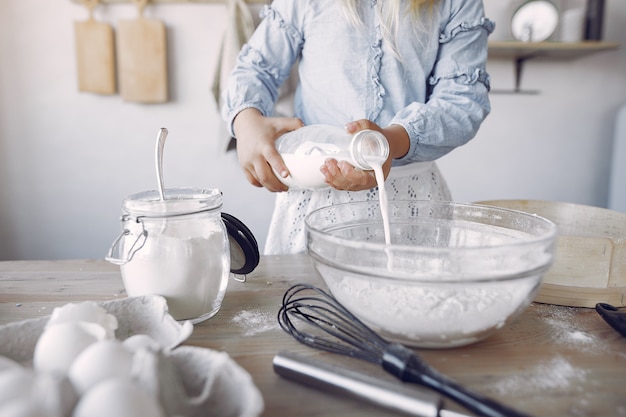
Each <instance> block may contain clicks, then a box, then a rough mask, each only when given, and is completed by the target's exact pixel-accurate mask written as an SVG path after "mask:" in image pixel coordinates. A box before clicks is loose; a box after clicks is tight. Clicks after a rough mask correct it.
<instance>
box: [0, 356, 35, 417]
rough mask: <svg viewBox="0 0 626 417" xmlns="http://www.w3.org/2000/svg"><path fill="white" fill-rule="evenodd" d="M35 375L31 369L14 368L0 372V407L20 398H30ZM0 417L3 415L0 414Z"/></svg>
mask: <svg viewBox="0 0 626 417" xmlns="http://www.w3.org/2000/svg"><path fill="white" fill-rule="evenodd" d="M34 382H35V373H34V372H33V371H32V369H27V368H23V367H15V368H11V369H6V370H4V371H2V372H0V405H3V404H6V403H8V402H10V401H12V400H15V399H17V398H22V397H26V398H28V397H30V393H31V391H32V387H33V384H34ZM0 416H4V414H2V413H0Z"/></svg>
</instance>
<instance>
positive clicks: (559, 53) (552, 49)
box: [489, 41, 619, 59]
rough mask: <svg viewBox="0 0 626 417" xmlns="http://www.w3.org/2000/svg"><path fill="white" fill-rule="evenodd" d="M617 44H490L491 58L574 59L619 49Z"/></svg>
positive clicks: (511, 42) (508, 42)
mask: <svg viewBox="0 0 626 417" xmlns="http://www.w3.org/2000/svg"><path fill="white" fill-rule="evenodd" d="M618 47H619V45H618V44H617V43H615V42H600V41H584V42H519V41H496V42H489V58H496V59H501V58H506V59H519V58H525V59H528V58H536V57H546V58H554V59H573V58H579V57H582V56H585V55H589V54H592V53H596V52H602V51H609V50H613V49H617V48H618Z"/></svg>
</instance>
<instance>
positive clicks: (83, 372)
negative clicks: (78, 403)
mask: <svg viewBox="0 0 626 417" xmlns="http://www.w3.org/2000/svg"><path fill="white" fill-rule="evenodd" d="M132 365H133V355H132V353H131V352H130V351H129V350H128V349H126V348H125V347H124V345H123V344H122V342H120V341H118V340H101V341H99V342H96V343H94V344H92V345H90V346H88V347H87V348H85V350H83V351H82V352H81V353H80V354H79V355H78V356H77V357H76V359H75V360H74V362H73V363H72V365H71V366H70V369H69V372H68V377H69V379H70V381H71V382H72V384H73V385H74V388H76V391H77V392H78V393H79V394H80V395H82V394H84V393H85V392H86V391H88V390H89V389H90V388H92V387H93V386H95V385H96V384H97V383H99V382H101V381H103V380H105V379H108V378H112V377H130V375H131V369H132Z"/></svg>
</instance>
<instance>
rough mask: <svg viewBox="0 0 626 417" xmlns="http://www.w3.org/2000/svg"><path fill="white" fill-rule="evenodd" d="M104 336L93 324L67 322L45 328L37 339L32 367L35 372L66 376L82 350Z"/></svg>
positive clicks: (102, 330) (101, 328) (100, 329)
mask: <svg viewBox="0 0 626 417" xmlns="http://www.w3.org/2000/svg"><path fill="white" fill-rule="evenodd" d="M105 336H106V331H105V329H104V328H103V327H102V326H100V325H99V324H95V323H85V322H80V323H74V322H67V323H58V324H55V325H53V326H50V327H47V328H46V329H45V330H44V332H43V333H42V334H41V336H39V339H37V344H36V345H35V353H34V355H33V366H34V368H35V370H36V371H37V372H52V373H57V374H60V375H67V372H68V370H69V368H70V366H71V364H72V362H74V359H75V358H76V357H77V356H78V355H79V354H80V353H81V352H82V351H83V349H85V348H86V347H87V346H89V345H91V344H92V343H95V342H97V341H98V340H102V339H104V338H105Z"/></svg>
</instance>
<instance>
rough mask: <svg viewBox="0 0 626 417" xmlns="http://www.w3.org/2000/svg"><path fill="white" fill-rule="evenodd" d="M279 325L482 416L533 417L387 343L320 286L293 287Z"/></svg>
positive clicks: (311, 343) (302, 338)
mask: <svg viewBox="0 0 626 417" xmlns="http://www.w3.org/2000/svg"><path fill="white" fill-rule="evenodd" d="M278 322H279V323H280V326H281V327H282V328H283V330H285V331H286V332H287V333H289V334H291V335H292V336H293V337H294V338H295V339H296V340H298V341H299V342H301V343H303V344H305V345H307V346H310V347H313V348H316V349H322V350H325V351H328V352H333V353H339V354H342V355H347V356H351V357H354V358H358V359H363V360H366V361H369V362H372V363H377V364H379V365H381V366H382V367H383V369H385V370H386V371H387V372H389V373H391V374H392V375H394V376H395V377H397V378H399V379H400V380H402V381H405V382H412V383H416V384H420V385H423V386H425V387H428V388H431V389H433V390H435V391H437V392H439V393H440V394H443V395H445V396H446V397H448V398H451V399H453V400H454V401H456V402H457V403H459V404H460V405H462V406H463V407H465V408H467V409H468V410H470V411H472V412H473V413H476V414H477V415H479V416H484V417H523V416H527V415H526V414H523V413H521V412H519V411H516V410H513V409H511V408H509V407H507V406H505V405H502V404H500V403H498V402H496V401H494V400H492V399H489V398H487V397H484V396H482V395H479V394H476V393H473V392H471V391H470V390H468V389H466V388H464V387H462V386H461V385H459V384H458V383H456V382H454V381H452V380H451V379H449V378H448V377H446V376H445V375H443V374H441V373H439V372H438V371H436V370H435V369H433V368H431V367H430V366H429V365H428V364H427V363H426V362H424V361H423V360H422V359H421V358H420V357H419V356H417V355H416V354H415V353H414V352H413V351H412V350H410V349H408V348H406V347H405V346H403V345H401V344H398V343H390V342H387V341H386V340H385V339H383V338H382V337H380V336H379V335H378V334H377V333H376V332H374V331H373V330H371V329H370V328H369V327H368V326H367V325H365V324H364V323H363V322H362V321H360V320H359V319H358V318H357V317H355V316H354V315H353V314H351V313H350V312H349V311H348V310H347V309H346V308H345V307H344V306H343V305H341V303H339V302H338V301H337V300H336V299H335V298H334V297H333V296H332V295H330V294H328V293H327V292H325V291H323V290H321V289H320V288H317V287H315V286H312V285H307V284H296V285H294V286H292V287H291V288H289V289H288V290H287V291H286V293H285V295H284V296H283V301H282V306H281V308H280V310H279V312H278ZM328 336H330V337H328Z"/></svg>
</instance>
